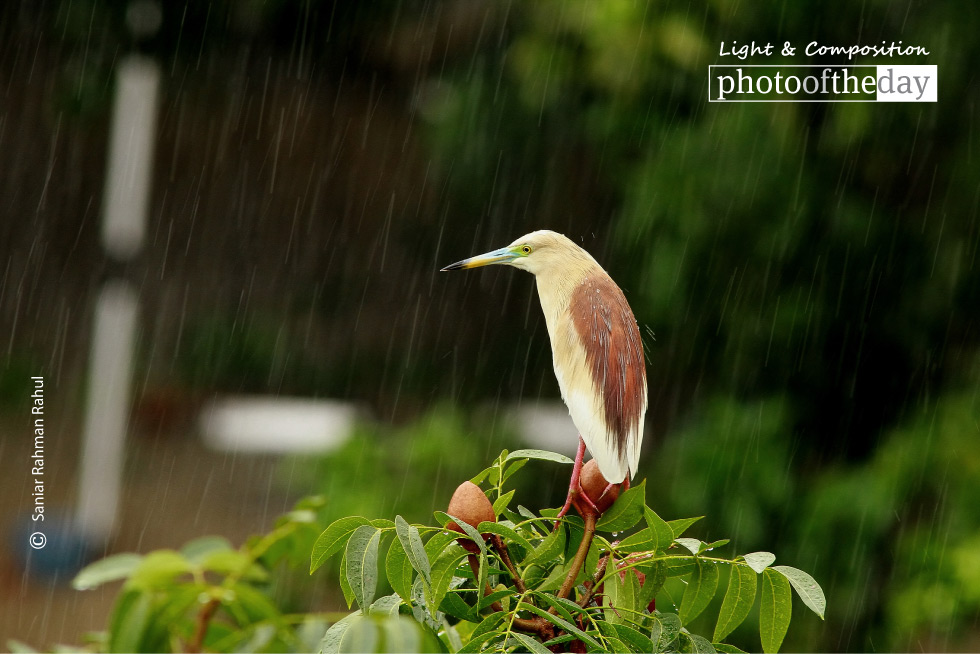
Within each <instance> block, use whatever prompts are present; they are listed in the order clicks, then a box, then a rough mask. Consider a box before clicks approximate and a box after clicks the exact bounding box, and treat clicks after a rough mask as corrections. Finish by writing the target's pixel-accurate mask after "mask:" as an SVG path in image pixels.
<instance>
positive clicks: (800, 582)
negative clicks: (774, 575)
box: [772, 565, 827, 620]
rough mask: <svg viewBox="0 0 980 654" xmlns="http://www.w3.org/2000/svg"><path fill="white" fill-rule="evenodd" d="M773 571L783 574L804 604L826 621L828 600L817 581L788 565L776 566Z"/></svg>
mask: <svg viewBox="0 0 980 654" xmlns="http://www.w3.org/2000/svg"><path fill="white" fill-rule="evenodd" d="M772 569H773V570H776V571H778V572H780V573H782V575H783V576H785V577H786V578H787V579H788V580H789V583H791V584H792V585H793V588H794V589H795V590H796V594H797V595H799V596H800V599H801V600H803V603H804V604H806V605H807V606H808V607H809V608H810V610H811V611H813V612H814V613H816V614H817V615H819V616H820V619H821V620H823V619H824V611H826V610H827V598H826V597H824V594H823V589H822V588H820V584H818V583H817V580H816V579H814V578H813V577H811V576H810V575H809V574H807V573H805V572H803V571H802V570H799V569H797V568H793V567H790V566H788V565H774V566H773V567H772Z"/></svg>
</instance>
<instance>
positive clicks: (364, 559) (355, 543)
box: [344, 525, 381, 611]
mask: <svg viewBox="0 0 980 654" xmlns="http://www.w3.org/2000/svg"><path fill="white" fill-rule="evenodd" d="M380 540H381V530H380V529H378V528H377V527H375V526H373V525H362V526H360V527H358V528H357V529H355V530H354V533H353V534H351V537H350V540H348V541H347V550H346V552H345V555H344V557H345V558H346V559H347V582H348V583H349V584H350V586H351V590H352V591H354V599H356V600H357V605H358V606H359V607H361V610H362V611H367V608H368V607H369V606H370V605H371V602H373V601H374V592H375V590H376V589H377V585H378V544H379V542H380Z"/></svg>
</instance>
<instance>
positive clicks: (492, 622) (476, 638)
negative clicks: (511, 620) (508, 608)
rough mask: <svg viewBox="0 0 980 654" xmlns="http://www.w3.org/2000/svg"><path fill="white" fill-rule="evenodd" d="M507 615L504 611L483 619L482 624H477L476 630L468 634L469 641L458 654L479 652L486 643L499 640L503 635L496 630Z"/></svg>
mask: <svg viewBox="0 0 980 654" xmlns="http://www.w3.org/2000/svg"><path fill="white" fill-rule="evenodd" d="M508 615H509V614H508V613H507V612H505V611H498V612H496V613H491V614H490V615H488V616H487V617H486V618H484V619H483V622H481V623H480V624H478V625H477V626H476V629H474V630H473V633H472V634H470V638H469V640H468V641H466V644H465V645H463V647H462V648H461V649H460V650H459V652H460V653H464V652H479V651H481V650H482V649H483V647H484V645H485V644H486V643H487V642H489V641H491V640H494V639H497V638H501V637H502V635H503V634H501V632H500V631H498V630H497V628H498V627H499V626H500V624H501V623H502V622H503V621H504V620H505V619H506V618H507V617H508Z"/></svg>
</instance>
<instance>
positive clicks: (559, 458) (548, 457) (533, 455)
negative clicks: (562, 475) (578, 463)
mask: <svg viewBox="0 0 980 654" xmlns="http://www.w3.org/2000/svg"><path fill="white" fill-rule="evenodd" d="M515 459H537V460H538V461H553V462H555V463H575V462H574V461H572V460H571V459H569V458H568V457H567V456H565V455H564V454H558V453H557V452H548V451H547V450H515V451H513V452H511V453H510V454H508V455H507V458H506V459H504V461H505V462H506V461H514V460H515Z"/></svg>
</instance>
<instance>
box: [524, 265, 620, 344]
mask: <svg viewBox="0 0 980 654" xmlns="http://www.w3.org/2000/svg"><path fill="white" fill-rule="evenodd" d="M596 274H599V275H605V274H606V272H605V271H604V270H603V269H602V267H601V266H600V265H599V264H598V263H596V262H595V261H594V260H592V259H591V257H589V259H588V260H582V261H575V262H574V263H573V264H572V265H565V266H556V267H555V268H551V269H549V270H543V271H541V272H539V273H538V274H537V275H535V279H536V281H537V286H538V298H539V299H540V300H541V309H542V311H543V312H544V318H545V322H546V323H547V325H548V333H549V335H551V336H554V333H555V327H556V326H557V324H558V319H559V317H561V316H563V315H566V314H567V312H568V305H569V304H570V302H571V298H572V292H573V291H574V290H575V287H577V286H578V285H579V284H581V283H582V281H583V280H584V279H585V278H586V277H588V276H590V275H596ZM552 343H554V338H552Z"/></svg>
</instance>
